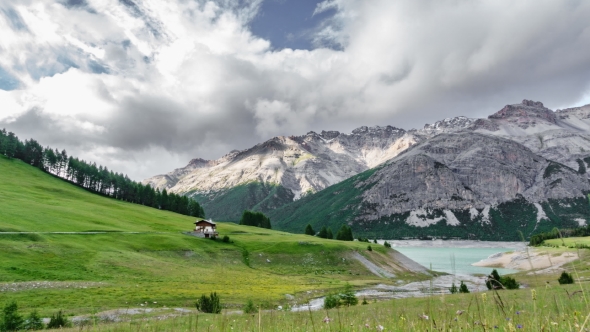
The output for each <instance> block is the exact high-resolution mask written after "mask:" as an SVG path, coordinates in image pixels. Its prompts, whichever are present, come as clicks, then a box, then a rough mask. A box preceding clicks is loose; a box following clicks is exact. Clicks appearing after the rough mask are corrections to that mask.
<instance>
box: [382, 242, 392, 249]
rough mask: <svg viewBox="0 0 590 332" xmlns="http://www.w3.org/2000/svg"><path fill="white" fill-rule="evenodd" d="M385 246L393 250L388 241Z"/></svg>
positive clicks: (384, 243)
mask: <svg viewBox="0 0 590 332" xmlns="http://www.w3.org/2000/svg"><path fill="white" fill-rule="evenodd" d="M383 245H384V246H385V247H386V248H391V244H389V242H387V241H385V242H383Z"/></svg>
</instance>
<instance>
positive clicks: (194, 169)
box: [144, 126, 416, 199]
mask: <svg viewBox="0 0 590 332" xmlns="http://www.w3.org/2000/svg"><path fill="white" fill-rule="evenodd" d="M415 143H416V137H415V136H414V135H412V134H408V133H407V132H406V131H405V130H403V129H399V128H395V127H392V126H385V127H379V126H376V127H360V128H357V129H355V130H353V131H352V133H350V134H344V133H340V132H338V131H322V132H321V133H319V134H318V133H316V132H309V133H307V134H306V135H303V136H289V137H284V136H281V137H274V138H272V139H270V140H268V141H266V142H263V143H261V144H258V145H256V146H254V147H252V148H250V149H246V150H243V151H232V152H231V153H229V154H227V155H226V156H224V157H222V158H220V159H218V160H214V161H210V160H203V159H193V160H192V161H191V162H190V163H189V164H188V165H187V166H186V167H184V168H180V169H176V170H174V171H172V172H170V173H168V174H165V175H159V176H155V177H152V178H149V179H147V180H144V184H150V185H152V186H154V187H157V188H160V189H167V190H168V191H171V192H176V193H188V192H191V193H214V192H217V191H221V190H225V189H228V188H232V187H236V186H238V185H241V184H245V183H249V182H263V183H272V184H276V185H280V186H283V187H285V188H287V189H288V190H290V191H291V192H292V193H293V194H294V197H295V199H297V198H299V197H301V195H305V194H307V193H310V192H316V191H319V190H322V189H324V188H326V187H328V186H330V185H333V184H335V183H338V182H340V181H342V180H344V179H347V178H349V177H351V176H353V175H355V174H358V173H360V172H363V171H365V170H367V169H370V168H372V167H375V166H376V165H378V164H380V163H383V162H385V161H387V160H389V159H391V158H393V157H395V156H396V155H397V154H398V153H399V152H401V151H404V150H405V149H407V148H408V147H409V146H411V145H413V144H415Z"/></svg>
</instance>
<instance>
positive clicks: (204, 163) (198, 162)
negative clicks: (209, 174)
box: [187, 158, 215, 168]
mask: <svg viewBox="0 0 590 332" xmlns="http://www.w3.org/2000/svg"><path fill="white" fill-rule="evenodd" d="M213 165H215V161H214V160H205V159H202V158H195V159H193V160H191V161H189V162H188V165H187V167H191V168H203V167H210V166H213Z"/></svg>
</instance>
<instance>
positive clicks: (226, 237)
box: [221, 235, 231, 243]
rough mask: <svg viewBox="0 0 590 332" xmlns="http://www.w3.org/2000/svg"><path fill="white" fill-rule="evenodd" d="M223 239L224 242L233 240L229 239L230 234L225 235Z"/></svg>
mask: <svg viewBox="0 0 590 332" xmlns="http://www.w3.org/2000/svg"><path fill="white" fill-rule="evenodd" d="M221 241H223V242H224V243H230V242H231V241H230V239H229V236H227V235H224V236H223V239H221Z"/></svg>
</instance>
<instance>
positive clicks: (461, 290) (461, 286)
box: [459, 281, 469, 293]
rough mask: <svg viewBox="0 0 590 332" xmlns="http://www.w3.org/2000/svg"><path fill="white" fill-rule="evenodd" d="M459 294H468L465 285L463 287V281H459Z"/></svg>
mask: <svg viewBox="0 0 590 332" xmlns="http://www.w3.org/2000/svg"><path fill="white" fill-rule="evenodd" d="M459 293H469V288H467V285H465V284H464V283H463V281H461V285H459Z"/></svg>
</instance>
